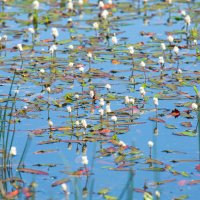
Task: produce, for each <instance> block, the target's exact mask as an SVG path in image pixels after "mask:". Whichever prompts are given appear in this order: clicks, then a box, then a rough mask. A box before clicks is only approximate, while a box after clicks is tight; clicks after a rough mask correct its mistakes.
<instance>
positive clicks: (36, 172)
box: [17, 168, 49, 175]
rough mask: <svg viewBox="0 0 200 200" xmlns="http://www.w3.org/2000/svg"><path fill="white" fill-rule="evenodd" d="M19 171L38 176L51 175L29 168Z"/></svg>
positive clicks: (19, 169)
mask: <svg viewBox="0 0 200 200" xmlns="http://www.w3.org/2000/svg"><path fill="white" fill-rule="evenodd" d="M17 171H19V172H23V173H30V174H37V175H49V174H48V173H47V172H44V171H40V170H35V169H28V168H18V169H17Z"/></svg>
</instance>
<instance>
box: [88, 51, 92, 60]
mask: <svg viewBox="0 0 200 200" xmlns="http://www.w3.org/2000/svg"><path fill="white" fill-rule="evenodd" d="M87 57H88V58H89V59H91V58H92V53H91V52H90V51H89V52H88V53H87Z"/></svg>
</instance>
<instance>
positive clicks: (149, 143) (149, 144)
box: [148, 140, 154, 148]
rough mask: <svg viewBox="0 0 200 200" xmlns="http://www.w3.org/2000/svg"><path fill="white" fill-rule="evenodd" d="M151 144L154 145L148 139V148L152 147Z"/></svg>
mask: <svg viewBox="0 0 200 200" xmlns="http://www.w3.org/2000/svg"><path fill="white" fill-rule="evenodd" d="M153 145H154V143H153V142H152V141H151V140H150V141H148V146H149V148H152V147H153Z"/></svg>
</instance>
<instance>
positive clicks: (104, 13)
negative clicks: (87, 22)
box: [101, 10, 109, 19]
mask: <svg viewBox="0 0 200 200" xmlns="http://www.w3.org/2000/svg"><path fill="white" fill-rule="evenodd" d="M108 15H109V12H108V11H107V10H103V11H102V12H101V17H102V18H103V19H107V18H108Z"/></svg>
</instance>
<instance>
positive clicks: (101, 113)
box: [99, 108, 104, 116]
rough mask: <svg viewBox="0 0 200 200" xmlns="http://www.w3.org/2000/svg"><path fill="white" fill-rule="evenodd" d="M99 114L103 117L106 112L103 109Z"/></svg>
mask: <svg viewBox="0 0 200 200" xmlns="http://www.w3.org/2000/svg"><path fill="white" fill-rule="evenodd" d="M99 114H100V115H101V116H103V115H104V110H103V109H102V108H101V109H99Z"/></svg>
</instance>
